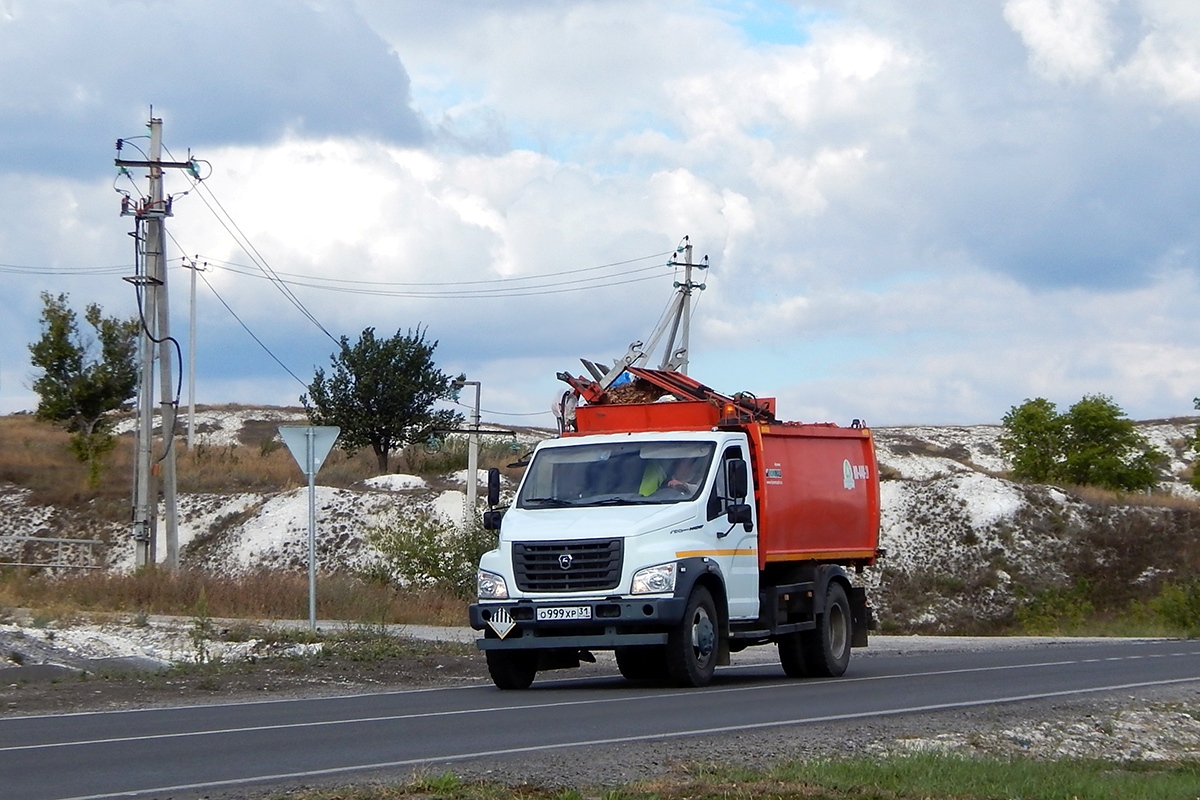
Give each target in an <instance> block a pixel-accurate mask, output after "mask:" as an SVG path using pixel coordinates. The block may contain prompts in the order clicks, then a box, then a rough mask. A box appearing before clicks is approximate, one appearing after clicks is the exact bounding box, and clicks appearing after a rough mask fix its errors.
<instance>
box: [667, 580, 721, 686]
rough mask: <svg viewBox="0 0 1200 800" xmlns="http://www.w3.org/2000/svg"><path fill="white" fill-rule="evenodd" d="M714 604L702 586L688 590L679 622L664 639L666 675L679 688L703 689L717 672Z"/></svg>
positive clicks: (716, 626)
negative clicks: (685, 603) (686, 600)
mask: <svg viewBox="0 0 1200 800" xmlns="http://www.w3.org/2000/svg"><path fill="white" fill-rule="evenodd" d="M719 626H720V622H719V620H718V619H717V604H716V603H714V602H713V598H712V594H710V593H709V591H708V589H705V588H704V587H703V586H697V587H696V588H694V589H692V594H691V596H690V597H689V598H688V603H687V609H686V610H685V611H684V614H683V619H682V620H680V622H679V624H678V625H676V626H675V629H674V630H672V631H671V632H670V633H669V634H668V635H667V671H668V672H669V673H670V676H671V680H672V681H674V682H675V683H677V684H679V685H680V686H707V685H708V682H709V681H710V680H712V676H713V671H714V670H715V669H716V668H717V652H718V650H719V649H720V648H719V647H718V644H719V641H718V639H719V637H720V635H721V632H720V627H719Z"/></svg>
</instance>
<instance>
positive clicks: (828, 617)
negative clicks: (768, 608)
mask: <svg viewBox="0 0 1200 800" xmlns="http://www.w3.org/2000/svg"><path fill="white" fill-rule="evenodd" d="M851 624H852V619H851V616H850V601H849V600H848V599H847V598H846V590H845V588H844V587H843V586H842V584H840V583H838V582H837V581H831V582H830V584H829V589H828V590H827V591H826V593H825V612H824V613H822V614H819V615H818V616H817V627H816V630H812V631H805V632H804V633H803V634H801V635H802V637H803V642H804V648H803V649H804V664H805V666H806V667H807V674H809V675H813V676H815V677H821V678H836V677H838V676H839V675H841V674H843V673H844V672H845V671H846V667H847V666H849V664H850V640H851V633H852V630H851ZM784 669H785V670H786V669H787V665H786V664H785V665H784ZM789 674H790V673H789Z"/></svg>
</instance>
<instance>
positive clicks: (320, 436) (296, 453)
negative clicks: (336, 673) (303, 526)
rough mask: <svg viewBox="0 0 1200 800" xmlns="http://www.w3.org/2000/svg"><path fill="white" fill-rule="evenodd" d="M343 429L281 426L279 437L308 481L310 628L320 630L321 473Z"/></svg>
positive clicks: (332, 426)
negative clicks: (318, 520)
mask: <svg viewBox="0 0 1200 800" xmlns="http://www.w3.org/2000/svg"><path fill="white" fill-rule="evenodd" d="M341 432H342V429H341V428H339V427H337V426H334V425H328V426H314V425H280V426H279V435H280V436H281V437H283V443H284V444H286V445H287V448H288V450H290V451H291V453H292V458H294V459H296V463H297V464H299V465H300V470H301V471H302V472H303V473H304V475H305V477H307V478H308V627H309V629H310V630H313V631H315V630H316V629H317V484H316V477H317V471H318V470H320V469H321V465H322V464H324V463H325V456H327V455H329V451H330V450H332V449H333V443H334V442H336V441H337V438H338V434H340V433H341Z"/></svg>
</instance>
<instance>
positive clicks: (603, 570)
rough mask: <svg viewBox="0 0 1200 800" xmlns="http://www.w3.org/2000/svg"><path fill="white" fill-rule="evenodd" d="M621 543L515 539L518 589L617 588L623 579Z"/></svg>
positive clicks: (514, 568) (570, 590) (565, 590)
mask: <svg viewBox="0 0 1200 800" xmlns="http://www.w3.org/2000/svg"><path fill="white" fill-rule="evenodd" d="M622 542H623V540H621V539H593V540H590V541H582V542H581V541H571V542H514V543H513V572H514V573H515V574H516V578H517V588H518V589H520V590H521V591H523V592H581V591H589V590H594V589H615V588H616V586H617V584H618V583H619V582H620V581H621V556H622V554H623V552H624V550H623V547H622Z"/></svg>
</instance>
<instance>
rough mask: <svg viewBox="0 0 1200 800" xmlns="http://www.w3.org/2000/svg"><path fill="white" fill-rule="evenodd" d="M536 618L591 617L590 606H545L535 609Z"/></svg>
mask: <svg viewBox="0 0 1200 800" xmlns="http://www.w3.org/2000/svg"><path fill="white" fill-rule="evenodd" d="M537 618H538V620H539V621H540V620H555V619H591V618H592V607H591V606H547V607H545V608H539V609H538V610H537Z"/></svg>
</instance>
